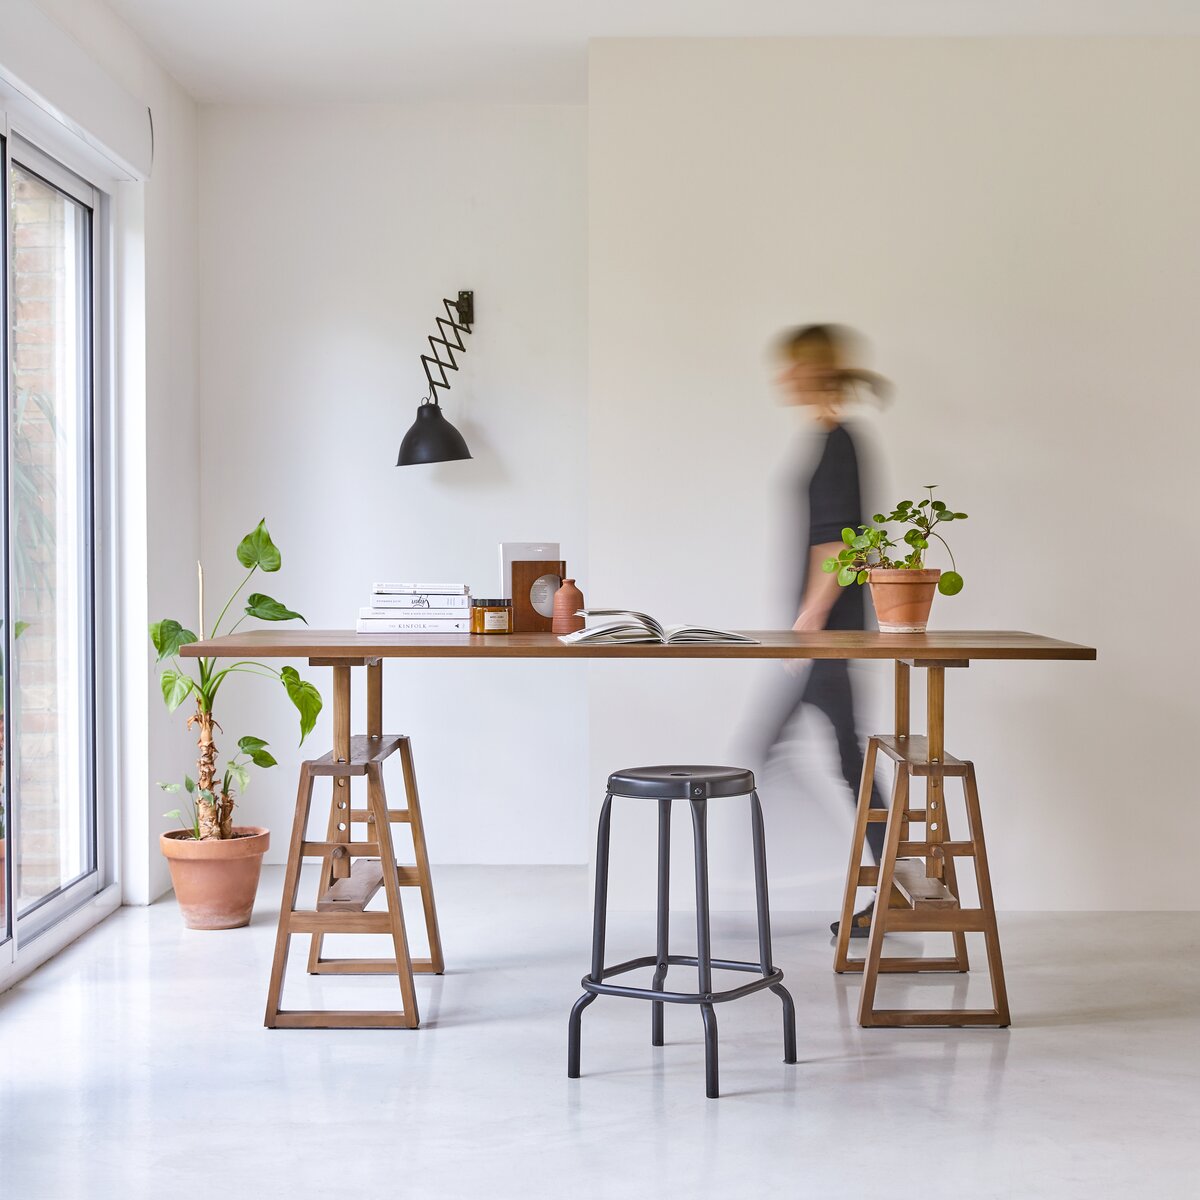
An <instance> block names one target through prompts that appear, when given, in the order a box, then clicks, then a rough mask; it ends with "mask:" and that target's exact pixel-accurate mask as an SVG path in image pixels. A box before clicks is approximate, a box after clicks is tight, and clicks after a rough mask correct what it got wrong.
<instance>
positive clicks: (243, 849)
mask: <svg viewBox="0 0 1200 1200" xmlns="http://www.w3.org/2000/svg"><path fill="white" fill-rule="evenodd" d="M270 843H271V835H270V833H269V832H268V831H267V830H266V829H262V828H260V827H258V826H256V825H237V826H234V829H233V837H231V838H222V839H211V840H208V841H203V842H198V841H197V840H196V839H195V838H194V837H192V836H191V835H190V834H189V833H188V832H187V831H186V830H183V829H173V830H172V831H171V832H170V833H164V834H163V835H162V836H161V837H160V838H159V845H160V846H161V847H162V852H163V854H164V856H165V857H166V860H167V865H168V866H169V867H170V868H171V882H172V883H173V884H174V886H175V898H176V900H178V901H179V911H180V912H181V913H182V914H183V920H184V924H185V925H187V927H188V928H189V929H237V928H238V927H239V926H242V925H249V924H250V914H251V913H252V912H253V911H254V894H255V892H256V891H257V890H258V878H259V875H260V874H261V872H262V860H263V855H264V854H265V853H266V851H267V847H268V846H269V845H270Z"/></svg>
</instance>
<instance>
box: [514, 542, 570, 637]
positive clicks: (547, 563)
mask: <svg viewBox="0 0 1200 1200" xmlns="http://www.w3.org/2000/svg"><path fill="white" fill-rule="evenodd" d="M566 573H567V564H566V563H565V562H564V561H563V560H562V559H549V558H529V559H526V558H519V559H517V560H516V561H515V562H514V563H513V565H512V595H513V618H512V619H513V632H514V633H549V632H550V630H551V627H552V626H553V624H554V617H553V615H551V616H549V617H546V616H543V615H542V614H541V613H540V612H538V610H537V609H536V608H534V607H533V600H532V598H531V596H530V593H531V591H532V589H533V585H534V584H535V583H537V581H538V580H539V579H541V578H542V577H543V576H545V575H552V576H554V578H555V579H557V580H558V582H559V583H560V584H561V583H562V581H563V578H564V577H565V576H566Z"/></svg>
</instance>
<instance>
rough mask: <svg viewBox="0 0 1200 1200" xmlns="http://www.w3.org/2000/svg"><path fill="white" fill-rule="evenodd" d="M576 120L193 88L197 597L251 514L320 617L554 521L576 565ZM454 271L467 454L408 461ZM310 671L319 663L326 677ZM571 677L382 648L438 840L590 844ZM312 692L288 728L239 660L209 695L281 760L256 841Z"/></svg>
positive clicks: (391, 721) (253, 813) (511, 846)
mask: <svg viewBox="0 0 1200 1200" xmlns="http://www.w3.org/2000/svg"><path fill="white" fill-rule="evenodd" d="M585 120H586V118H585V114H584V110H583V109H582V108H581V107H579V106H570V107H567V106H562V107H532V106H526V107H502V106H483V105H478V106H463V107H447V106H439V107H428V108H426V107H416V106H406V107H405V106H353V105H342V106H332V107H330V106H320V107H317V106H313V107H299V108H296V107H292V108H281V109H272V108H253V107H251V108H245V107H233V108H221V107H217V108H205V109H203V110H202V112H201V122H200V163H201V171H200V179H201V183H200V254H201V272H200V294H201V328H202V330H203V339H202V341H203V346H204V353H203V356H202V361H201V365H200V379H201V400H202V404H203V411H204V422H203V476H204V479H205V481H206V485H205V490H204V497H203V545H204V560H205V563H206V566H207V569H208V571H209V588H208V595H209V597H210V604H211V603H212V600H213V599H214V598H215V597H216V596H217V594H218V593H219V592H220V591H221V590H222V587H224V586H226V585H228V586H232V585H233V583H234V582H235V580H236V579H237V578H238V577H239V572H238V569H237V563H236V559H235V557H234V548H235V546H236V544H237V542H238V540H239V538H240V537H241V536H242V534H243V533H245V532H246V531H247V530H248V529H249V528H251V527H252V526H253V525H254V523H255V522H256V521H257V520H258V519H259V518H260V517H264V516H265V517H266V518H267V520H268V525H269V527H270V529H271V532H272V534H273V536H274V538H275V540H276V541H277V543H278V544H279V546H280V547H281V549H282V552H283V561H284V566H283V570H282V571H281V572H280V574H279V575H278V576H275V577H272V578H269V579H265V580H262V581H261V583H260V584H258V585H257V586H261V588H262V590H264V591H266V592H268V593H269V594H271V595H274V596H277V597H278V598H280V599H282V600H283V601H284V602H285V603H287V604H289V605H290V606H292V607H294V608H297V609H299V610H300V611H301V612H303V613H304V614H305V616H306V617H307V618H308V621H309V624H310V626H311V627H313V628H318V629H320V628H346V627H347V626H349V625H351V624H352V623H353V621H354V618H355V616H356V615H357V609H358V606H359V605H361V604H364V603H366V602H367V599H368V596H369V592H370V587H371V583H372V581H373V580H376V579H380V578H385V577H386V578H392V579H394V578H397V577H401V578H410V577H423V578H429V577H433V578H437V579H443V578H449V579H461V580H463V581H466V582H469V583H470V584H471V586H472V589H473V591H474V592H475V594H476V595H490V594H495V592H496V588H497V586H498V575H499V571H498V567H497V561H496V560H497V553H496V546H497V543H498V542H499V541H501V540H523V539H524V540H529V539H552V540H557V541H559V542H560V543H561V545H562V552H563V554H564V556H565V558H566V559H567V563H568V566H569V568H570V569H571V570H572V571H574V572H578V573H579V575H580V577H581V578H583V579H586V578H587V561H586V503H585V500H586V486H585V485H586V429H587V413H586V406H585V390H586V385H585V378H586V376H585V372H586V326H585V297H586V285H585V268H586V233H585V220H586V194H585V179H586V176H585V165H586V159H585V128H586V126H585ZM460 288H471V289H473V290H474V291H475V302H476V326H475V330H474V332H473V333H472V334H471V335H470V337H469V338H467V351H466V354H465V355H464V356H463V358H462V360H461V370H460V371H459V372H458V373H457V374H456V375H453V376H452V378H453V381H454V382H453V387H452V388H451V390H450V392H449V394H448V396H447V395H445V394H444V395H443V397H442V403H443V405H444V407H445V410H446V413H447V416H448V417H449V419H450V420H451V421H452V422H453V423H454V424H455V425H456V426H458V428H459V429H460V430H461V431H462V432H463V434H464V435H465V437H466V438H467V441H468V443H469V445H470V447H471V450H472V452H473V453H474V455H475V458H474V460H473V461H471V462H460V463H449V464H443V465H439V466H435V467H432V468H426V467H410V468H404V469H399V468H397V467H396V466H395V465H394V464H395V460H396V454H397V451H398V449H399V444H400V439H401V437H402V436H403V434H404V432H405V430H406V429H407V428H408V426H409V425H410V424H411V423H412V420H413V417H414V414H415V411H416V405H417V402H418V400H419V398H420V397H421V396H422V395H423V394H424V391H425V377H424V373H423V371H422V369H421V365H420V355H421V353H422V352H423V351H425V350H426V349H427V348H428V346H427V342H426V338H427V336H428V335H429V334H430V333H432V332H435V328H436V327H435V324H434V321H435V318H436V317H438V316H440V315H444V310H443V309H442V304H441V301H442V298H443V297H453V296H455V295H456V293H457V291H458V289H460ZM297 665H298V666H299V667H300V669H301V673H302V674H305V673H308V672H309V668H307V666H306V665H305V664H303V663H301V664H297ZM328 674H329V673H328V672H327V671H324V670H321V669H313V670H312V671H311V673H310V675H311V677H312V678H313V679H314V681H315V682H317V684H318V686H320V687H321V688H322V689H323V690H324V691H325V693H326V697H327V699H328V690H329V689H328V678H327V677H328ZM306 677H307V676H306ZM355 686H356V688H358V687H359V686H360V683H359V681H357V680H356V684H355ZM585 702H586V695H585V689H584V686H583V675H582V667H581V666H578V667H577V666H572V665H571V664H558V665H550V666H549V667H548V666H547V665H546V664H537V663H533V664H528V663H526V664H521V663H512V664H504V663H492V664H477V665H470V664H461V665H451V664H445V663H432V664H422V663H411V664H405V665H401V664H393V665H392V666H391V667H390V668H389V669H388V671H387V672H386V696H385V706H384V707H385V725H386V727H387V728H388V729H389V730H390V731H396V732H410V733H412V734H413V736H414V739H415V749H416V756H417V766H418V772H419V776H420V781H421V793H422V798H423V801H424V808H425V812H426V824H427V831H428V836H429V842H430V848H431V853H432V854H433V856H434V858H435V860H436V861H439V862H581V861H584V860H585V858H586V849H585V847H586V841H587V839H586V833H585V822H586V815H587V814H586V809H585V806H584V805H583V804H582V803H581V802H580V797H581V795H582V794H583V792H584V789H585V783H586V779H585V775H586V744H587V729H588V724H587V712H586V707H585ZM326 715H327V714H323V719H322V721H321V724H320V725H319V726H318V728H317V731H316V733H315V734H314V736H313V737H312V738H311V739H310V741H309V743H308V744H307V745H306V746H305V748H304V749H303V750H300V749H298V748H297V745H296V742H297V729H296V724H295V720H294V714H293V713H292V710H291V708H290V706H289V705H288V703H287V701H286V698H285V697H284V696H283V694H282V692H279V693H278V694H276V691H275V689H274V685H271V684H270V683H268V682H266V681H261V680H257V679H250V678H246V677H243V678H239V679H235V680H233V681H232V686H231V687H230V688H229V691H228V692H227V693H225V694H224V696H223V697H222V700H221V703H220V705H219V712H218V716H219V719H220V721H221V723H222V725H223V727H224V730H225V738H224V744H225V745H226V746H227V747H232V744H233V742H234V741H235V740H236V738H237V737H239V736H241V735H243V734H245V733H254V734H256V735H258V736H261V737H266V738H267V739H268V740H269V741H270V742H271V743H272V746H273V748H274V750H275V753H276V754H277V756H278V758H279V761H280V766H279V768H277V769H275V770H273V771H271V772H269V773H267V774H262V775H259V776H258V777H257V778H256V781H255V782H254V784H253V785H252V790H251V791H250V792H249V794H248V796H247V797H246V800H245V802H244V804H243V806H242V812H241V816H242V819H243V820H246V821H251V822H256V823H262V824H265V825H268V826H270V827H271V828H272V830H273V831H274V832H275V844H274V847H273V848H272V851H271V853H270V855H269V861H272V860H273V861H282V860H283V857H284V856H285V853H286V835H287V830H288V828H289V825H290V820H291V813H292V809H293V804H294V795H295V775H296V765H297V763H298V761H299V760H300V758H301V757H304V756H307V755H311V754H319V753H322V752H324V750H325V749H326V748H327V746H328V742H329V724H328V721H327V720H326V719H324V717H325V716H326ZM361 715H362V714H361V710H360V711H359V713H358V716H359V718H360V719H361ZM530 779H532V780H534V781H535V782H530V783H526V782H523V781H524V780H530ZM396 786H397V787H398V786H399V781H398V779H397V780H396ZM322 800H323V797H322Z"/></svg>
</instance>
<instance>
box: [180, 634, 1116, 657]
mask: <svg viewBox="0 0 1200 1200" xmlns="http://www.w3.org/2000/svg"><path fill="white" fill-rule="evenodd" d="M747 632H748V634H749V636H750V637H753V638H756V639H757V644H751V643H718V644H714V643H709V644H706V645H680V646H661V645H655V644H645V643H639V644H635V645H621V646H612V645H598V644H595V643H592V644H590V645H589V644H583V645H579V644H576V645H572V646H568V645H564V644H563V643H562V642H560V641H559V640H558V638H557V637H555V636H554V634H552V633H510V634H468V635H464V634H429V633H414V634H401V633H396V634H384V635H368V634H356V633H354V632H352V631H351V630H343V629H311V630H310V629H304V630H292V629H288V630H282V629H279V630H277V629H255V630H249V631H247V632H246V633H235V634H230V635H226V636H225V637H218V638H209V639H207V640H205V641H200V642H191V643H189V644H188V645H186V646H183V647H181V648H180V654H182V655H183V656H184V657H185V658H200V657H205V658H208V657H216V658H232V657H237V656H241V655H252V656H254V657H256V658H320V659H335V658H345V659H363V658H650V659H654V658H658V659H663V658H668V659H670V658H846V659H851V658H857V659H863V658H874V659H899V660H907V659H918V660H920V661H921V662H922V663H926V662H941V663H947V664H948V663H951V662H958V661H964V660H971V659H1016V660H1021V659H1056V660H1061V659H1074V660H1091V659H1094V658H1095V657H1096V651H1095V649H1094V647H1091V646H1079V645H1076V644H1075V643H1073V642H1063V641H1059V640H1058V639H1056V638H1050V637H1043V636H1041V635H1040V634H1036V633H1020V632H1015V631H1012V630H973V629H963V630H957V629H954V630H951V629H939V630H935V631H934V632H932V633H874V632H867V633H864V632H858V631H849V630H832V629H823V630H819V631H817V632H814V633H793V632H792V631H791V630H786V631H783V630H750V631H747Z"/></svg>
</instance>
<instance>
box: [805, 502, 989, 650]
mask: <svg viewBox="0 0 1200 1200" xmlns="http://www.w3.org/2000/svg"><path fill="white" fill-rule="evenodd" d="M936 487H937V485H936V484H926V485H925V490H926V491H927V492H928V493H929V495H928V496H927V497H926V498H925V499H924V500H921V501H919V502H916V503H914V502H913V501H912V500H901V501H900V503H899V504H897V505H896V507H895V508H894V509H892V511H891V513H889V514H888V515H886V516H885V515H884V514H883V513H876V514H875V515H874V517H873V518H872V520H873V521H874V524H873V525H860V526H859V527H858V532H857V533H855V531H854V530H853V529H848V528H847V529H843V530H842V541H843V542H844V543H845V544H844V545H843V547H842V549H841V551H840V552H839V553H838V554H836V555H834V556H833V557H831V558H827V559H826V560H825V562H824V564H823V567H824V569H825V570H826V571H828V572H831V573H832V572H834V571H836V572H837V579H838V583H840V584H841V585H842V587H849V586H850V585H851V584H864V583H870V585H871V599H872V600H873V601H874V602H875V615H876V616H877V617H878V618H879V631H880V632H881V633H924V632H925V629H926V627H927V626H928V624H929V610H930V609H931V608H932V606H933V593H934V590H935V589H936V590H937V591H939V592H941V593H942V595H943V596H954V595H956V594H957V593H959V592H961V591H962V588H963V578H962V576H961V575H960V574H959V573H958V571H957V570H954V569H953V568H954V554H953V553H952V552H951V550H950V546H949V544H948V543H947V541H946V539H945V538H944V537H943V536H942V535H941V534H940V533H937V532H936V529H937V527H938V526H939V525H941V524H944V523H946V522H949V521H965V520H966V519H967V514H966V513H965V512H955V511H954V510H953V509H951V508H949V507H947V505H946V504H945V503H943V502H942V501H941V500H935V499H934V497H933V493H934V491H935V489H936ZM889 524H899V525H907V526H908V529H907V530H906V531H905V533H904V537H903V539H902V545H900V544H897V543H896V542H895V541H893V540H892V538H891V536H890V535H889V534H888V531H887V529H886V528H884V527H885V526H886V525H889ZM931 540H937V541H939V542H941V543H942V545H943V546H944V547H945V550H946V553H947V554H949V555H950V566H951V568H952V569H951V570H949V571H941V570H938V569H936V568H932V569H931V568H927V567H926V566H925V551H926V550H928V549H929V543H930V541H931ZM905 548H906V549H907V552H905Z"/></svg>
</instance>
